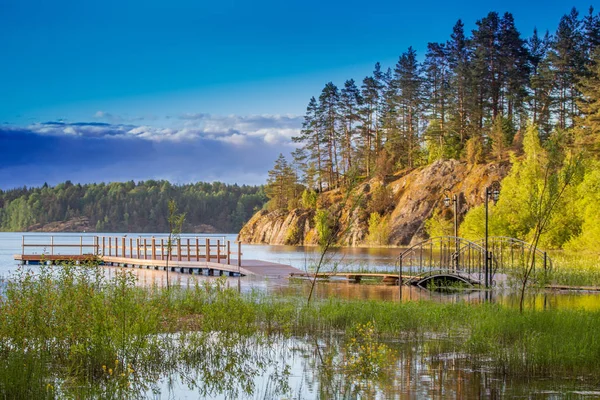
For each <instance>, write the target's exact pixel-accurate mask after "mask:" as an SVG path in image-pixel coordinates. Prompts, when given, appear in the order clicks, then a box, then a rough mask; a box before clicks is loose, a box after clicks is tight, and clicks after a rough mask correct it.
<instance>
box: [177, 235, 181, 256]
mask: <svg viewBox="0 0 600 400" xmlns="http://www.w3.org/2000/svg"><path fill="white" fill-rule="evenodd" d="M177 261H181V239H177Z"/></svg>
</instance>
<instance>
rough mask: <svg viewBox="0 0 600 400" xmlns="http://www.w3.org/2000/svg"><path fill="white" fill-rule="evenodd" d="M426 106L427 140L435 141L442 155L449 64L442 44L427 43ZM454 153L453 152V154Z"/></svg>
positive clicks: (446, 134) (447, 102)
mask: <svg viewBox="0 0 600 400" xmlns="http://www.w3.org/2000/svg"><path fill="white" fill-rule="evenodd" d="M424 71H425V80H424V89H425V93H426V98H427V99H428V101H427V108H428V110H429V118H428V119H429V121H428V129H427V131H426V134H427V136H428V137H427V140H428V141H429V142H430V143H432V141H437V146H438V147H439V151H440V154H439V156H444V147H445V143H446V141H447V139H448V138H447V136H448V131H447V129H448V127H447V120H448V109H449V108H450V66H449V60H448V54H447V51H446V47H445V45H444V44H439V43H429V44H428V45H427V54H426V55H425V63H424ZM453 155H454V154H453Z"/></svg>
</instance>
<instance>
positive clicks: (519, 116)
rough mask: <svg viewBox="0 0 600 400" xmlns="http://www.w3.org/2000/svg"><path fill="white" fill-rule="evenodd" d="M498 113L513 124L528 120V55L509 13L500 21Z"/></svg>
mask: <svg viewBox="0 0 600 400" xmlns="http://www.w3.org/2000/svg"><path fill="white" fill-rule="evenodd" d="M498 42H499V44H500V67H499V68H500V74H501V82H502V84H501V89H500V90H501V92H500V105H499V108H500V113H501V114H502V115H505V116H506V118H508V119H509V120H510V121H511V122H512V123H515V122H523V126H524V125H525V121H526V120H527V116H526V115H525V111H526V109H525V98H526V97H527V91H526V87H527V84H528V82H529V74H530V67H529V52H528V50H527V47H526V46H525V41H524V40H523V39H522V38H521V34H520V33H519V31H518V30H517V28H516V27H515V21H514V18H513V16H512V14H510V13H505V14H504V15H503V16H502V18H501V20H500V27H499V38H498Z"/></svg>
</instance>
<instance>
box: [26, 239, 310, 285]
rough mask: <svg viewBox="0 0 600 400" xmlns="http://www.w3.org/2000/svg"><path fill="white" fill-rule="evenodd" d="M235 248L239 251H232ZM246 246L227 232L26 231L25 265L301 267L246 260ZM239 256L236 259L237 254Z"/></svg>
mask: <svg viewBox="0 0 600 400" xmlns="http://www.w3.org/2000/svg"><path fill="white" fill-rule="evenodd" d="M232 247H233V248H234V250H232ZM242 255H243V254H242V245H241V243H240V242H237V243H234V246H232V243H231V241H229V240H226V239H225V237H214V236H211V237H198V236H195V237H188V236H181V237H179V238H175V239H173V240H172V241H171V245H170V246H169V240H168V237H166V236H150V237H143V236H140V237H136V238H133V237H128V236H127V235H125V236H63V235H60V236H47V235H44V236H42V235H24V236H23V238H22V242H21V254H17V255H15V256H14V259H15V260H17V261H20V262H21V263H23V264H32V265H35V264H40V263H47V264H59V263H64V262H76V263H81V262H86V261H97V262H99V263H100V264H101V265H106V266H121V267H133V268H146V269H154V270H163V271H167V270H169V271H171V272H179V273H184V274H196V275H207V276H223V275H225V276H247V275H259V276H265V277H270V278H284V277H289V276H290V275H291V274H292V273H300V272H301V271H300V270H299V269H297V268H294V267H292V266H290V265H285V264H278V263H272V262H268V261H262V260H246V259H242ZM232 256H235V257H236V258H232Z"/></svg>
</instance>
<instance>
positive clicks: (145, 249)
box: [144, 238, 148, 260]
mask: <svg viewBox="0 0 600 400" xmlns="http://www.w3.org/2000/svg"><path fill="white" fill-rule="evenodd" d="M147 245H148V243H147V242H146V238H144V260H145V259H147V258H148V254H147V252H148V249H147Z"/></svg>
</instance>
